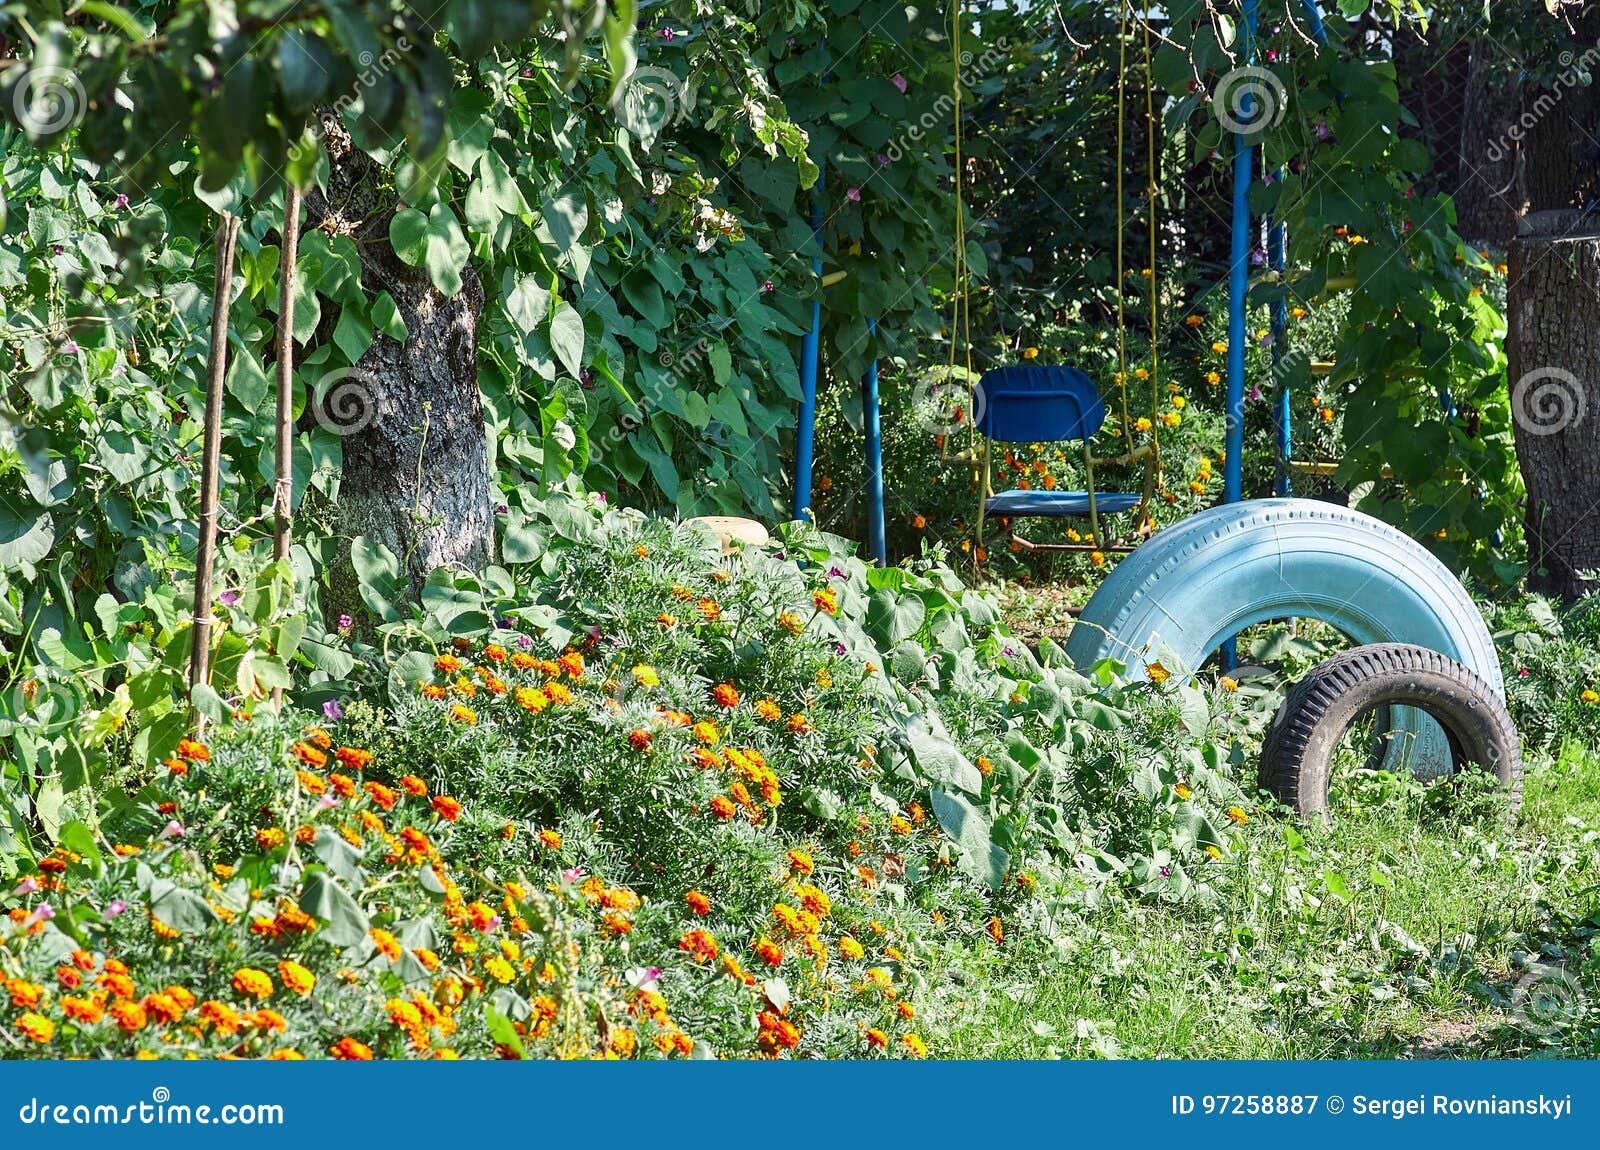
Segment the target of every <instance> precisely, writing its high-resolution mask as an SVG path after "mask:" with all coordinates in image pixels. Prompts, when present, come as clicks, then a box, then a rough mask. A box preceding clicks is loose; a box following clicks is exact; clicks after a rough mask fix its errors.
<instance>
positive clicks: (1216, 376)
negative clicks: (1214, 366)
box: [1206, 371, 1222, 387]
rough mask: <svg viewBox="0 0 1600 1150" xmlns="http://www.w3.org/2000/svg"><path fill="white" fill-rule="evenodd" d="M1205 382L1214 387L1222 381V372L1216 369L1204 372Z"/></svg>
mask: <svg viewBox="0 0 1600 1150" xmlns="http://www.w3.org/2000/svg"><path fill="white" fill-rule="evenodd" d="M1206 382H1207V383H1209V384H1210V385H1211V386H1212V387H1216V386H1217V384H1219V383H1221V382H1222V373H1221V372H1217V371H1208V372H1206Z"/></svg>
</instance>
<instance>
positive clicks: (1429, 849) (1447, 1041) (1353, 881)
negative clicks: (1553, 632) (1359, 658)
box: [948, 748, 1600, 1058]
mask: <svg viewBox="0 0 1600 1150" xmlns="http://www.w3.org/2000/svg"><path fill="white" fill-rule="evenodd" d="M1345 778H1346V785H1345V787H1344V788H1343V790H1344V793H1343V794H1342V795H1341V796H1339V798H1338V799H1337V808H1336V818H1335V821H1334V823H1333V824H1332V825H1331V826H1329V827H1322V826H1306V825H1304V824H1299V823H1294V822H1290V821H1287V820H1284V819H1280V818H1278V817H1275V816H1273V815H1270V814H1263V815H1258V816H1257V817H1256V818H1254V819H1253V820H1252V822H1251V824H1250V827H1249V832H1250V834H1249V844H1250V845H1249V847H1248V849H1246V850H1243V851H1241V852H1239V853H1238V854H1236V855H1234V856H1233V857H1231V858H1229V859H1226V860H1224V861H1222V862H1219V863H1213V864H1211V866H1212V867H1214V868H1217V873H1216V874H1215V875H1214V876H1213V878H1214V883H1213V885H1214V886H1215V888H1216V890H1217V896H1216V898H1215V900H1214V901H1212V902H1210V903H1209V904H1197V903H1188V904H1184V905H1181V906H1161V905H1154V904H1149V903H1136V902H1120V903H1116V904H1112V905H1105V906H1101V907H1098V908H1094V909H1075V910H1064V909H1063V910H1060V911H1058V912H1057V913H1056V914H1055V915H1054V916H1053V920H1054V929H1053V934H1054V936H1055V940H1056V946H1055V948H1054V949H1053V950H1052V949H1050V948H1049V947H1045V946H1041V945H1035V946H1033V947H1032V948H1031V949H1023V950H1016V951H1013V950H1008V949H1007V946H1009V945H1010V944H1009V943H1008V944H1007V946H1001V947H996V946H994V945H993V944H991V943H988V942H981V943H973V944H970V945H969V946H967V947H966V948H965V949H964V950H963V951H962V952H961V954H960V955H959V956H958V957H957V959H956V961H955V962H953V963H952V967H953V968H954V970H955V971H956V977H955V979H954V983H953V989H952V990H951V991H950V993H952V994H954V995H956V996H957V1001H958V1002H961V1003H965V1006H964V1008H963V1010H962V1013H961V1017H962V1018H963V1020H964V1021H963V1022H962V1023H961V1024H960V1025H959V1026H958V1027H957V1028H956V1029H955V1030H954V1031H953V1032H952V1033H951V1034H950V1035H949V1036H948V1043H949V1047H950V1053H951V1054H953V1055H954V1056H957V1057H966V1058H980V1057H981V1058H996V1057H999V1058H1033V1057H1049V1056H1054V1055H1056V1054H1059V1055H1061V1056H1066V1057H1094V1056H1106V1055H1111V1056H1116V1055H1119V1054H1120V1055H1122V1056H1125V1057H1138V1058H1394V1057H1494V1056H1527V1055H1529V1054H1536V1053H1537V1054H1543V1055H1545V1056H1549V1055H1566V1056H1580V1057H1594V1056H1595V1055H1596V1053H1600V1044H1597V1039H1596V1035H1597V1033H1600V1031H1597V1023H1600V946H1597V945H1596V942H1595V938H1596V934H1597V924H1600V887H1597V884H1600V829H1596V828H1600V757H1597V756H1595V755H1594V754H1592V753H1591V754H1584V753H1581V752H1579V751H1578V750H1576V749H1575V748H1569V749H1568V750H1567V751H1566V752H1564V753H1563V754H1562V755H1561V757H1560V758H1559V759H1558V760H1555V761H1550V760H1546V761H1545V762H1543V763H1541V764H1537V765H1534V766H1532V767H1530V770H1529V774H1528V779H1527V787H1526V803H1525V806H1524V809H1523V811H1522V813H1521V816H1520V818H1518V819H1517V820H1515V821H1514V822H1513V821H1512V820H1511V819H1509V818H1507V817H1505V816H1504V815H1503V813H1502V814H1499V815H1497V814H1496V813H1495V812H1493V811H1492V810H1486V809H1484V808H1485V804H1484V802H1483V801H1482V796H1481V794H1476V795H1475V794H1474V793H1472V788H1467V792H1468V793H1466V794H1464V795H1462V794H1458V795H1456V796H1455V797H1454V798H1453V800H1449V801H1445V800H1443V795H1444V792H1443V791H1440V790H1438V789H1435V790H1434V791H1432V792H1430V791H1428V790H1426V789H1425V788H1423V787H1421V786H1419V785H1417V784H1414V783H1410V782H1407V781H1402V780H1396V779H1392V778H1388V777H1386V776H1375V777H1361V776H1358V775H1356V774H1354V773H1349V774H1347V775H1346V776H1345ZM1292 830H1297V831H1298V832H1299V834H1300V835H1301V836H1303V839H1304V842H1303V845H1299V844H1297V843H1296V842H1295V840H1294V838H1293V836H1292V834H1291V833H1290V832H1291V831H1292ZM1019 933H1020V932H1019ZM1530 962H1540V963H1544V964H1546V965H1548V966H1550V967H1552V968H1555V969H1561V970H1564V971H1565V972H1566V973H1567V976H1569V977H1570V978H1571V979H1573V980H1574V984H1575V985H1576V987H1577V988H1578V995H1579V1000H1580V1005H1579V1006H1578V1007H1576V1008H1573V1009H1564V1010H1563V1012H1562V1013H1561V1014H1560V1016H1559V1019H1558V1022H1559V1025H1557V1026H1555V1027H1553V1028H1551V1027H1530V1026H1528V1025H1525V1024H1524V1022H1523V1021H1522V1019H1523V1017H1525V1016H1526V1011H1520V1012H1519V1010H1518V1009H1517V1003H1516V1002H1515V1001H1513V999H1512V995H1513V993H1514V990H1515V986H1516V983H1517V981H1518V980H1519V979H1521V978H1522V977H1523V976H1524V973H1525V970H1526V967H1527V965H1528V964H1529V963H1530Z"/></svg>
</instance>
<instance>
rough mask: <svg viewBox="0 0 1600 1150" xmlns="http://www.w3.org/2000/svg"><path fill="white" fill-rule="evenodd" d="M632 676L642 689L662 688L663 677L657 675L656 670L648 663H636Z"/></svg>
mask: <svg viewBox="0 0 1600 1150" xmlns="http://www.w3.org/2000/svg"><path fill="white" fill-rule="evenodd" d="M632 674H633V681H634V682H635V683H638V684H639V686H641V687H659V686H661V676H660V675H658V674H657V673H656V669H655V668H654V667H652V666H650V665H649V664H648V663H636V664H635V665H634V668H633V672H632Z"/></svg>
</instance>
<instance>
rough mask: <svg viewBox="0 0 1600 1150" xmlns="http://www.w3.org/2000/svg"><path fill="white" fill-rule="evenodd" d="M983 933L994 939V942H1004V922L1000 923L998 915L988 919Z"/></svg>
mask: <svg viewBox="0 0 1600 1150" xmlns="http://www.w3.org/2000/svg"><path fill="white" fill-rule="evenodd" d="M984 933H985V934H987V935H988V936H989V937H990V938H992V939H994V941H995V942H1004V941H1005V940H1006V929H1005V926H1004V924H1003V923H1001V921H1000V917H999V915H995V916H994V917H992V918H990V919H989V925H988V926H986V927H985V928H984Z"/></svg>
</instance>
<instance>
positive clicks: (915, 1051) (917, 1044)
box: [900, 1034, 928, 1058]
mask: <svg viewBox="0 0 1600 1150" xmlns="http://www.w3.org/2000/svg"><path fill="white" fill-rule="evenodd" d="M900 1045H901V1046H904V1047H905V1048H906V1053H908V1054H910V1055H911V1057H913V1058H926V1057H928V1044H927V1043H925V1042H923V1041H922V1039H920V1038H918V1037H917V1036H916V1035H915V1034H908V1035H906V1036H905V1037H904V1038H902V1039H901V1040H900Z"/></svg>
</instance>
